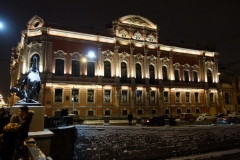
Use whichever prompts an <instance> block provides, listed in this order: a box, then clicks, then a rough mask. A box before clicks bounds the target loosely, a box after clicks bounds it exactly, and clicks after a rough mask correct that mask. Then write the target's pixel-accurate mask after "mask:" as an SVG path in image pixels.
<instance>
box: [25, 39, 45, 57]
mask: <svg viewBox="0 0 240 160" xmlns="http://www.w3.org/2000/svg"><path fill="white" fill-rule="evenodd" d="M28 48H30V49H29V52H28V54H31V53H33V52H38V53H39V54H41V53H42V43H38V42H37V41H33V42H31V43H30V44H29V45H28Z"/></svg>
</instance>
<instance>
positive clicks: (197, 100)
mask: <svg viewBox="0 0 240 160" xmlns="http://www.w3.org/2000/svg"><path fill="white" fill-rule="evenodd" d="M194 102H195V103H199V93H198V92H195V93H194Z"/></svg>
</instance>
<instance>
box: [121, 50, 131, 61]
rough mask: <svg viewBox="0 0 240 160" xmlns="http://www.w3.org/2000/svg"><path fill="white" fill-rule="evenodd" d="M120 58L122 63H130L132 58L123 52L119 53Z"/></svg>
mask: <svg viewBox="0 0 240 160" xmlns="http://www.w3.org/2000/svg"><path fill="white" fill-rule="evenodd" d="M119 56H120V60H121V62H122V61H126V62H128V57H129V56H130V55H129V54H128V53H127V52H125V51H124V52H122V53H119Z"/></svg>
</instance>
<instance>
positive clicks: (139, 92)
mask: <svg viewBox="0 0 240 160" xmlns="http://www.w3.org/2000/svg"><path fill="white" fill-rule="evenodd" d="M136 102H137V103H142V91H137V95H136Z"/></svg>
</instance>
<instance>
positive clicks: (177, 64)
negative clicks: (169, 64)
mask: <svg viewBox="0 0 240 160" xmlns="http://www.w3.org/2000/svg"><path fill="white" fill-rule="evenodd" d="M173 66H174V69H176V70H180V66H181V65H180V64H179V63H175V64H174V65H173Z"/></svg>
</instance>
